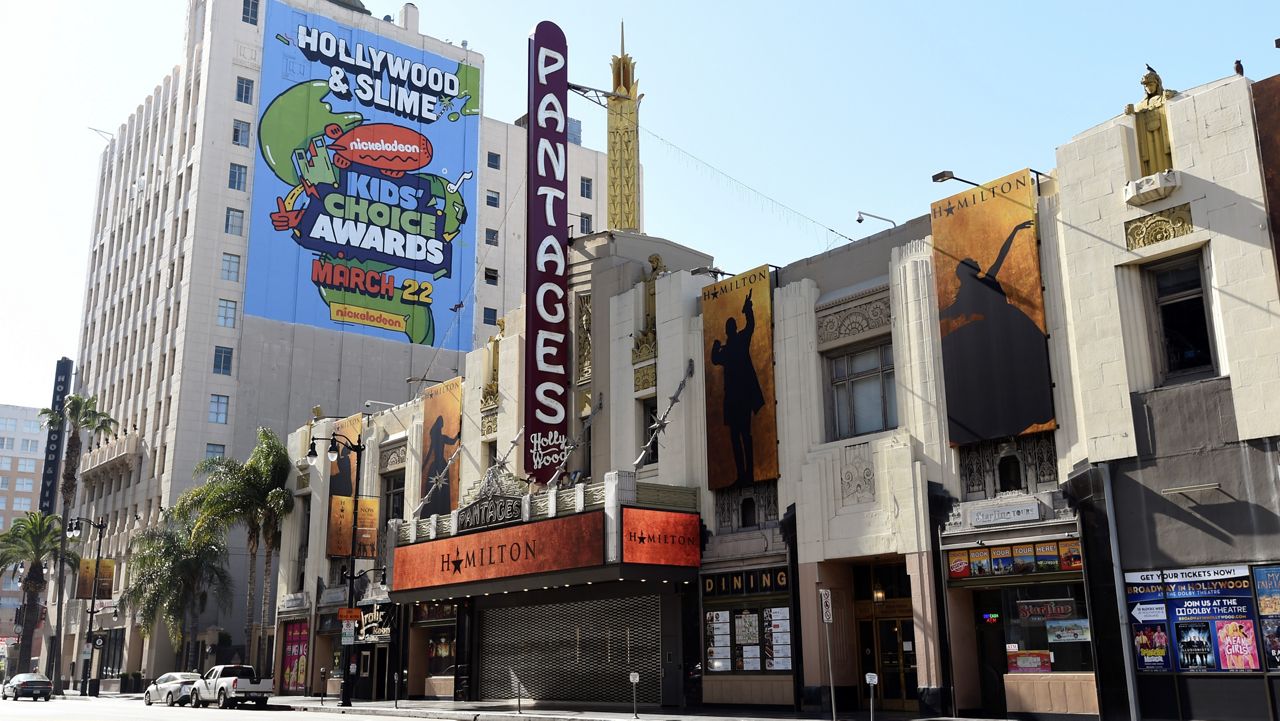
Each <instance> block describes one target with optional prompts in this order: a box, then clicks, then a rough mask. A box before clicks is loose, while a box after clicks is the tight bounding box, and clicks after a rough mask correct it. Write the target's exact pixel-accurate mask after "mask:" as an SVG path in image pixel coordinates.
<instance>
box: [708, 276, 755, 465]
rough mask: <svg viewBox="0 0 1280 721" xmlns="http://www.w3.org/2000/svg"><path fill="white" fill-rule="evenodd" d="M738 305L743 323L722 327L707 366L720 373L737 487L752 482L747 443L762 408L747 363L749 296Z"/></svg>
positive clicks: (752, 462) (751, 456)
mask: <svg viewBox="0 0 1280 721" xmlns="http://www.w3.org/2000/svg"><path fill="white" fill-rule="evenodd" d="M753 292H755V291H749V292H748V293H747V299H746V300H745V301H744V302H743V303H742V315H743V316H745V323H744V324H743V326H742V330H738V321H737V319H736V318H729V319H728V320H726V321H725V323H724V333H725V340H724V343H721V342H720V341H719V340H716V341H715V342H713V343H712V344H711V362H712V363H713V364H715V365H718V366H720V367H721V368H723V369H724V371H723V373H724V375H723V378H724V382H723V384H722V387H723V388H724V424H725V425H726V426H728V427H729V441H730V443H732V444H733V464H734V466H735V467H736V468H737V471H738V478H737V482H738V483H751V482H753V481H754V480H755V449H754V447H753V445H752V440H751V421H752V419H753V418H755V415H756V414H757V413H759V412H760V409H761V408H764V393H763V392H762V391H761V390H760V379H759V377H757V376H756V367H755V365H754V364H753V363H752V362H751V334H752V333H754V332H755V330H756V315H755V311H754V309H753V308H752V306H751V293H753Z"/></svg>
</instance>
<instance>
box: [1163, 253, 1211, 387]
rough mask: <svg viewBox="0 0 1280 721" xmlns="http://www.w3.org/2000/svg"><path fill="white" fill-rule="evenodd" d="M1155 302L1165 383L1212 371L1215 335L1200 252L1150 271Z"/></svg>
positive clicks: (1176, 259)
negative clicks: (1211, 322) (1206, 295)
mask: <svg viewBox="0 0 1280 721" xmlns="http://www.w3.org/2000/svg"><path fill="white" fill-rule="evenodd" d="M1147 274H1148V279H1149V283H1150V287H1151V289H1152V293H1153V297H1154V302H1155V328H1156V333H1157V338H1156V345H1157V352H1158V355H1159V357H1160V358H1161V362H1162V363H1163V366H1164V367H1163V368H1162V370H1163V372H1164V376H1165V379H1166V380H1169V379H1171V378H1179V377H1185V376H1189V375H1197V374H1204V373H1212V371H1213V334H1212V333H1211V332H1210V328H1209V312H1208V308H1207V307H1206V304H1205V297H1204V276H1203V274H1202V273H1201V268H1200V253H1199V252H1197V253H1193V254H1191V255H1185V256H1182V257H1180V258H1175V259H1173V260H1170V261H1168V262H1165V263H1156V264H1153V265H1151V266H1149V267H1148V268H1147Z"/></svg>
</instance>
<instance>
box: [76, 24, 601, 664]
mask: <svg viewBox="0 0 1280 721" xmlns="http://www.w3.org/2000/svg"><path fill="white" fill-rule="evenodd" d="M185 33H186V42H185V44H184V54H183V57H182V58H181V59H180V62H179V63H178V64H177V65H176V66H175V67H174V68H173V70H172V71H171V72H170V73H169V74H168V75H166V76H165V77H164V79H163V80H162V82H161V83H160V84H159V85H158V86H157V87H156V89H155V91H154V92H153V93H152V94H151V95H150V96H148V97H147V98H145V99H144V100H143V101H142V102H141V103H140V104H139V106H138V109H137V111H136V112H134V113H133V114H132V115H131V116H130V117H129V118H128V119H127V121H125V122H124V123H123V124H122V125H121V126H120V127H119V128H118V129H117V131H116V133H115V137H114V138H113V139H112V141H111V142H110V144H109V145H108V147H107V148H106V149H105V150H104V152H103V154H102V159H101V164H100V174H99V182H98V192H97V199H96V205H95V214H94V225H93V229H92V234H91V238H90V248H89V256H90V257H89V271H88V278H87V279H86V288H87V290H86V295H85V299H84V313H83V317H82V326H83V327H82V330H81V335H80V350H79V357H78V373H77V377H76V382H75V389H76V392H78V393H82V394H93V395H96V396H97V397H98V398H99V401H100V402H99V407H100V408H101V409H102V410H104V411H106V412H107V413H109V414H111V415H112V416H113V417H114V418H116V419H117V420H118V421H119V422H120V433H119V435H118V436H116V437H114V438H103V439H93V440H92V441H91V442H90V444H89V446H88V447H87V449H86V455H85V458H84V461H83V463H82V465H81V469H80V470H81V484H82V485H81V488H80V491H79V492H78V494H77V498H76V506H75V508H74V509H73V513H74V515H79V516H87V517H94V518H100V519H103V520H104V521H105V522H106V523H107V529H106V531H105V542H104V544H103V549H104V551H103V553H104V557H111V558H115V559H117V560H120V561H123V563H122V564H121V567H122V570H121V571H120V572H118V573H117V574H116V576H117V577H116V579H115V587H114V589H113V593H112V598H113V599H114V598H117V597H118V595H119V593H120V591H121V588H122V586H123V583H124V582H125V578H126V577H127V573H128V562H127V556H128V547H129V541H130V538H131V536H132V534H133V532H135V531H136V530H138V529H140V528H143V527H146V526H148V525H150V524H155V523H158V522H160V520H161V514H162V511H163V510H164V509H167V508H170V507H171V506H172V505H173V504H174V502H175V500H176V499H177V497H178V496H179V495H180V494H181V493H182V492H183V491H184V490H186V489H188V488H190V487H191V486H192V485H193V484H194V483H196V482H198V481H197V480H196V479H193V477H192V468H193V467H194V466H195V464H196V463H197V462H198V461H200V460H201V459H203V458H205V457H207V456H214V455H224V454H225V455H231V456H235V457H241V458H243V457H244V456H245V455H247V453H248V452H249V450H250V449H251V448H252V446H253V443H254V440H255V430H256V429H257V428H258V427H260V426H266V427H269V428H273V429H275V430H277V431H278V432H280V433H281V434H282V435H283V434H284V433H286V432H287V429H291V428H296V427H297V426H298V425H299V424H300V423H302V422H303V421H305V420H306V419H307V418H309V417H310V415H311V408H312V407H313V406H315V405H320V406H322V407H323V409H324V411H325V412H326V413H330V414H347V413H352V412H355V411H357V410H360V409H362V408H363V407H365V404H366V401H390V402H397V401H401V400H404V399H405V398H408V397H411V396H412V395H414V394H415V393H416V392H417V391H418V390H419V389H420V388H421V385H422V383H423V382H424V381H426V380H429V379H442V378H447V377H451V376H453V375H454V374H455V373H456V372H457V370H458V368H459V363H460V362H461V361H460V358H461V354H462V353H463V352H465V351H467V350H469V349H471V348H472V346H473V343H474V342H475V340H476V339H484V338H487V337H488V336H489V335H491V334H493V333H494V332H496V330H497V325H496V324H497V320H498V318H500V317H501V316H502V315H503V314H505V313H506V312H508V311H509V310H510V309H512V308H514V307H516V305H518V303H519V299H520V289H521V287H522V283H523V259H524V253H525V244H524V233H523V219H524V215H525V211H524V207H525V203H524V200H525V196H524V191H523V188H522V187H521V181H520V178H521V177H522V174H523V167H524V154H525V150H524V134H525V131H524V130H523V129H522V128H520V127H518V126H516V125H513V124H507V123H503V122H500V121H497V120H491V119H488V118H484V117H482V108H481V103H480V100H481V99H480V97H479V94H480V88H481V76H482V72H483V57H482V56H481V55H480V54H479V53H477V52H475V51H473V50H469V49H468V48H467V47H466V45H467V44H466V43H462V44H461V46H457V45H453V44H449V43H446V42H442V41H439V40H436V39H434V38H432V37H428V36H426V35H422V34H420V33H419V28H418V10H417V8H416V7H415V6H414V5H412V4H406V5H405V6H404V7H403V9H402V10H401V11H400V13H399V15H398V17H397V18H395V19H392V18H391V17H390V16H388V17H386V18H381V19H380V18H376V17H372V16H370V15H369V13H368V12H367V11H366V10H365V9H364V8H363V6H362V4H361V3H360V2H358V1H357V0H346V1H343V2H337V1H336V0H334V1H332V2H331V1H329V0H289V2H288V3H287V4H286V3H284V2H274V1H272V2H260V1H259V0H191V1H190V3H189V11H188V18H187V24H186V28H185ZM511 42H513V43H524V42H525V39H524V38H523V37H520V38H512V39H511ZM353 54H354V55H358V56H359V58H355V57H354V55H353ZM373 57H376V58H377V62H378V63H379V64H381V63H384V62H385V63H386V65H385V66H383V67H382V70H381V73H382V74H381V75H378V74H377V73H376V72H375V71H373V70H371V69H370V63H371V62H373V61H372V60H371V58H373ZM343 72H345V73H346V75H345V78H346V81H347V82H349V83H350V85H349V86H347V91H346V92H344V91H343V90H342V86H340V84H338V82H337V81H332V78H334V77H338V76H340V75H341V74H342V73H343ZM375 75H377V77H374V76H375ZM331 81H332V82H331ZM326 83H330V84H329V85H326ZM375 85H376V89H375ZM352 89H354V91H352ZM376 93H381V95H378V96H377V97H374V96H375V95H376ZM388 103H390V104H391V105H388ZM397 103H398V104H397ZM392 105H394V107H392ZM387 148H390V149H392V151H397V150H398V151H399V152H398V154H397V153H396V152H392V153H391V155H394V156H395V157H390V155H387V154H379V152H378V151H379V149H384V150H385V149H387ZM567 166H568V173H569V174H570V177H571V178H572V179H573V182H572V186H573V190H574V191H575V192H572V193H570V198H569V211H570V212H571V213H572V214H573V215H574V216H575V221H576V225H577V228H578V230H579V231H586V230H591V228H592V226H593V225H594V224H597V223H602V222H603V219H604V217H605V213H606V209H605V199H604V192H603V191H604V189H605V188H606V187H607V178H606V165H605V161H604V155H603V154H601V153H598V152H594V151H591V150H587V149H585V148H583V147H581V145H578V144H575V145H572V146H571V147H570V149H569V153H568V161H567ZM229 541H230V542H231V544H232V545H231V554H232V555H231V564H230V565H231V570H232V573H233V575H234V576H235V577H236V579H237V585H238V588H237V590H236V592H235V593H234V594H233V597H234V599H235V600H234V604H233V606H232V607H231V608H230V609H226V610H222V611H217V610H212V609H211V610H209V611H207V612H206V613H205V615H204V616H203V618H202V619H201V623H200V630H201V638H202V639H207V640H208V641H209V642H210V643H211V644H212V645H213V646H214V651H213V653H212V654H210V655H209V656H208V658H210V659H215V658H237V657H242V656H243V655H244V654H243V653H242V651H243V644H244V642H245V639H244V638H243V632H244V620H243V619H244V618H245V608H244V603H245V599H244V594H243V592H242V587H243V581H244V575H245V567H246V565H247V564H246V560H247V559H246V557H245V551H244V548H243V541H242V538H241V534H238V533H236V532H233V533H232V534H231V537H230V538H229ZM265 575H266V576H267V577H268V578H269V577H270V576H271V574H269V573H268V574H265ZM100 603H106V604H107V605H110V604H111V603H112V601H105V602H100ZM51 605H53V606H56V605H57V604H51ZM82 606H83V604H82V603H81V602H75V601H72V602H70V604H69V606H68V611H67V617H66V623H65V632H64V637H63V640H62V657H63V662H62V663H63V668H64V670H65V669H66V668H67V666H68V664H69V662H70V660H71V659H72V658H73V656H78V650H79V649H80V648H81V644H82V643H83V641H84V632H85V628H84V627H83V626H84V624H83V623H82V619H84V618H85V613H84V611H85V609H84V608H83V607H82ZM109 615H110V614H100V615H99V616H98V619H97V620H98V621H99V622H100V623H101V624H102V625H103V626H105V628H104V629H103V631H102V632H103V633H104V634H105V635H106V637H107V644H106V647H105V649H104V650H103V651H101V652H98V653H97V654H96V655H95V661H94V662H93V663H94V669H95V671H94V675H95V676H97V675H98V674H99V673H101V670H102V669H106V668H110V669H113V670H116V671H119V672H124V673H130V672H145V673H149V674H151V675H155V673H158V672H163V671H164V670H167V669H168V667H169V665H170V664H171V663H172V660H173V659H174V652H175V649H173V648H171V645H170V643H169V640H168V638H167V636H166V634H165V633H164V631H163V629H158V632H157V633H156V634H155V635H153V636H152V637H151V639H150V640H149V641H146V640H144V639H143V637H142V634H141V633H140V630H139V629H138V627H137V626H136V625H134V621H135V619H133V618H131V617H128V616H127V615H126V614H121V615H120V618H121V620H119V621H111V620H108V617H109ZM267 624H270V621H269V620H268V621H267ZM219 630H222V631H224V632H225V633H224V634H223V635H222V641H221V642H219V641H218V640H217V639H219V637H220V636H219V633H218V631H219ZM226 634H230V643H229V644H228V643H227V641H226Z"/></svg>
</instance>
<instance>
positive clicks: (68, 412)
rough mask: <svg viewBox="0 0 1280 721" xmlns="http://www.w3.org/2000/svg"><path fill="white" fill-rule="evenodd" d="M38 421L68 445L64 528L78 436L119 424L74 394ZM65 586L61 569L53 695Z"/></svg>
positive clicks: (57, 686) (57, 687)
mask: <svg viewBox="0 0 1280 721" xmlns="http://www.w3.org/2000/svg"><path fill="white" fill-rule="evenodd" d="M40 419H41V421H43V422H44V425H45V426H46V427H47V428H58V429H62V430H64V431H65V432H66V439H67V446H66V451H65V452H64V453H63V455H62V486H61V488H60V489H59V490H60V491H61V492H62V526H63V527H66V525H67V520H68V519H69V518H70V517H71V504H72V503H73V502H74V501H75V497H76V480H77V474H78V473H79V472H80V454H81V453H82V451H83V440H82V438H81V435H82V434H83V433H86V432H87V433H88V434H89V438H90V440H92V439H93V438H94V437H96V436H99V435H105V434H107V433H114V432H115V430H116V428H117V427H118V426H119V425H120V424H119V423H118V422H117V421H116V419H114V418H112V417H111V415H110V414H108V413H107V412H106V411H101V410H98V397H97V396H82V395H78V394H75V393H72V394H70V395H68V396H67V397H66V398H64V399H63V401H62V407H61V408H44V409H42V410H41V411H40ZM59 548H60V552H61V553H62V554H63V555H66V552H67V542H66V535H65V534H64V535H63V540H62V544H61V546H60V547H59ZM65 586H66V573H65V570H64V569H59V571H58V604H59V607H58V623H57V631H56V634H55V635H56V636H57V638H56V639H55V640H54V643H53V648H51V649H49V651H50V653H49V654H48V657H47V658H48V661H47V663H46V664H45V668H46V670H47V671H48V672H49V673H50V674H51V675H52V676H53V692H54V693H62V638H61V636H62V619H63V617H64V616H65V615H66V611H67V607H66V603H67V599H66V596H65V594H64V593H63V589H64V588H65Z"/></svg>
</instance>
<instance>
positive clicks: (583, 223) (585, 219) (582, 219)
mask: <svg viewBox="0 0 1280 721" xmlns="http://www.w3.org/2000/svg"><path fill="white" fill-rule="evenodd" d="M578 231H579V232H580V233H582V234H584V235H585V234H587V233H590V232H591V214H590V213H583V214H582V215H579V216H578Z"/></svg>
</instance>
